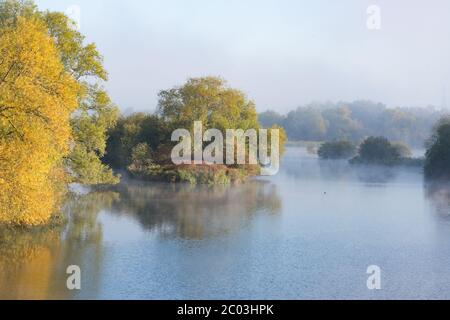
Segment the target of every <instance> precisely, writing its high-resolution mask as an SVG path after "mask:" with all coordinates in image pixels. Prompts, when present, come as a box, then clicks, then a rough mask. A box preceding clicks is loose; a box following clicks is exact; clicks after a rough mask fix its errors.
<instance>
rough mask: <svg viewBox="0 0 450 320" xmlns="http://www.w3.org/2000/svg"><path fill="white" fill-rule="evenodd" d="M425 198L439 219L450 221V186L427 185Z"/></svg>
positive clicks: (442, 184) (444, 184) (446, 184)
mask: <svg viewBox="0 0 450 320" xmlns="http://www.w3.org/2000/svg"><path fill="white" fill-rule="evenodd" d="M426 196H427V198H428V199H429V200H430V202H431V204H432V206H433V208H434V210H435V212H436V213H437V214H438V215H439V217H441V218H443V219H446V220H450V184H448V183H437V182H436V183H428V184H427V185H426Z"/></svg>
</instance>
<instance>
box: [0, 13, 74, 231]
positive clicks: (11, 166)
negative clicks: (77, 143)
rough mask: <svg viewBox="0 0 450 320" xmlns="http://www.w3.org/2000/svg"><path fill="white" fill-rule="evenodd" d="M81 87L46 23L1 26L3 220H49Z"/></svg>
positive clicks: (0, 205) (33, 21) (0, 194)
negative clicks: (68, 68)
mask: <svg viewBox="0 0 450 320" xmlns="http://www.w3.org/2000/svg"><path fill="white" fill-rule="evenodd" d="M79 89H80V88H79V85H78V83H77V82H76V81H75V80H74V79H73V78H72V76H71V75H69V74H68V73H67V72H66V71H65V69H64V67H63V65H62V63H61V61H60V56H59V53H58V50H57V49H56V46H55V43H54V40H52V39H51V38H50V37H49V36H48V31H47V29H46V27H45V26H44V25H43V23H42V22H39V21H38V20H36V19H32V18H29V19H25V18H22V17H18V20H17V22H16V23H15V24H14V25H13V26H11V27H7V28H2V29H1V30H0V223H2V224H15V225H40V224H45V223H47V222H48V221H49V219H50V217H51V215H52V213H53V211H54V210H55V209H56V208H57V205H58V201H59V199H60V195H61V190H62V189H63V183H64V177H65V172H64V169H63V166H62V159H63V157H64V156H65V155H67V154H68V153H69V151H70V150H69V147H70V146H69V143H70V141H71V127H70V114H71V113H72V112H73V111H74V110H75V109H76V108H77V103H78V101H77V95H78V92H79Z"/></svg>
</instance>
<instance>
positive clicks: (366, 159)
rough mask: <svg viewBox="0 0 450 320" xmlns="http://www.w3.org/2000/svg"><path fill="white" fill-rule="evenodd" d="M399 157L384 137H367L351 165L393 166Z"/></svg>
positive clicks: (395, 149) (396, 150)
mask: <svg viewBox="0 0 450 320" xmlns="http://www.w3.org/2000/svg"><path fill="white" fill-rule="evenodd" d="M400 160H401V155H400V152H399V150H398V148H396V147H395V146H393V145H392V144H391V143H390V142H389V140H388V139H386V138H385V137H369V138H367V139H366V140H364V142H363V143H362V144H361V145H360V147H359V153H358V156H357V157H356V158H354V159H353V160H352V163H364V164H378V165H395V164H397V163H399V161H400Z"/></svg>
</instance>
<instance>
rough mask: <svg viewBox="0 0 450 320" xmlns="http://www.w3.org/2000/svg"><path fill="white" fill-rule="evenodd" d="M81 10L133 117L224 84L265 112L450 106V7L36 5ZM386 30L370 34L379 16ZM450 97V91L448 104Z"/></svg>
mask: <svg viewBox="0 0 450 320" xmlns="http://www.w3.org/2000/svg"><path fill="white" fill-rule="evenodd" d="M36 3H37V4H38V5H39V7H40V8H41V9H51V10H59V11H65V10H66V9H67V8H68V7H69V6H71V5H77V6H79V7H80V9H81V31H82V32H83V33H84V34H85V35H86V36H87V38H88V40H89V41H93V42H95V43H97V45H98V47H99V49H100V51H101V52H102V54H103V55H104V57H105V64H106V67H107V69H108V71H109V73H110V81H109V83H108V84H107V87H108V89H109V91H110V93H111V96H112V97H113V99H114V100H115V102H116V103H118V104H119V105H120V107H121V108H122V109H123V110H126V109H128V108H133V109H135V110H153V109H154V108H155V106H156V104H157V93H158V92H159V90H161V89H166V88H170V87H172V86H174V85H179V84H182V83H183V82H184V81H185V80H186V79H187V78H189V77H197V76H204V75H218V76H222V77H223V78H225V79H227V80H228V82H229V83H230V85H231V86H233V87H237V88H240V89H241V90H243V91H244V92H245V93H246V94H247V95H248V97H249V98H251V99H253V100H254V101H255V102H256V103H257V106H258V110H259V111H264V110H266V109H275V110H278V111H280V112H286V111H288V110H291V109H294V108H295V107H297V106H298V105H301V104H305V103H308V102H311V101H328V100H331V101H338V100H355V99H372V100H375V101H380V102H384V103H386V104H388V105H389V106H397V105H400V106H406V105H414V106H426V105H431V104H433V105H436V106H442V105H443V101H444V96H445V95H447V96H448V97H447V101H448V102H447V104H449V105H450V1H446V0H431V1H421V0H414V1H412V0H409V1H408V0H382V1H381V0H380V1H378V0H373V1H366V0H342V1H333V0H309V1H299V0H297V1H287V0H286V1H282V0H281V1H280V0H278V1H275V0H274V1H263V0H251V1H250V0H247V1H245V0H241V1H235V0H231V1H230V0H228V1H226V0H221V1H219V0H169V1H167V0H164V1H162V0H161V1H155V0H153V1H148V0H128V1H123V0H37V1H36ZM372 4H375V5H378V6H379V7H380V9H381V30H378V31H370V30H368V29H367V27H366V20H367V14H366V10H367V8H368V6H369V5H372ZM444 92H447V93H446V94H444Z"/></svg>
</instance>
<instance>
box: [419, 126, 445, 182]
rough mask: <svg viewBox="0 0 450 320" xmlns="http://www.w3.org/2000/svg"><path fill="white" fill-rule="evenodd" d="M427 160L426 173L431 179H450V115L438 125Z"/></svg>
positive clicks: (431, 140) (430, 144)
mask: <svg viewBox="0 0 450 320" xmlns="http://www.w3.org/2000/svg"><path fill="white" fill-rule="evenodd" d="M428 144H429V146H428V150H427V153H426V160H425V175H426V177H427V178H429V179H442V180H449V179H450V117H446V118H443V119H441V120H440V121H439V123H438V124H437V125H436V127H435V130H434V134H433V136H432V138H431V139H430V141H429V143H428Z"/></svg>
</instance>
